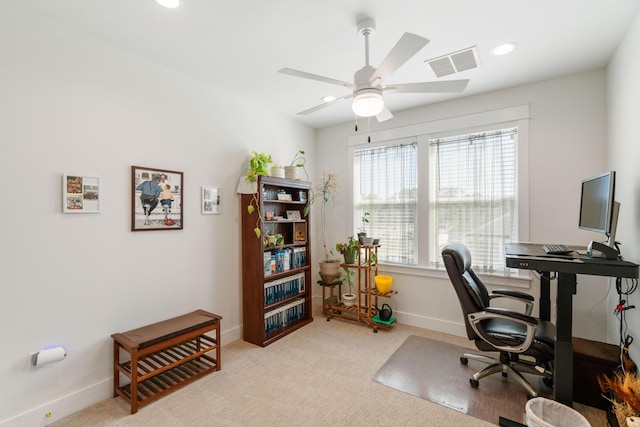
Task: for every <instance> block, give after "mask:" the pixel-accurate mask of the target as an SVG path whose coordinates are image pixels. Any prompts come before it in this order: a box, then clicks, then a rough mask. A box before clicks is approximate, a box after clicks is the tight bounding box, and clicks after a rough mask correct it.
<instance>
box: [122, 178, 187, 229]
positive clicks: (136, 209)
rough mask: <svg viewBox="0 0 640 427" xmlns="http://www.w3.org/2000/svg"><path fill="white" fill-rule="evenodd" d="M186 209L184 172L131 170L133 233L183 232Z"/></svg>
mask: <svg viewBox="0 0 640 427" xmlns="http://www.w3.org/2000/svg"><path fill="white" fill-rule="evenodd" d="M167 186H168V187H167ZM183 206H184V174H183V173H182V172H178V171H173V170H168V169H158V168H149V167H143V166H131V231H152V230H182V229H183V225H184V218H183V210H182V207H183Z"/></svg>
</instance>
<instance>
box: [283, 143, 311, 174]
mask: <svg viewBox="0 0 640 427" xmlns="http://www.w3.org/2000/svg"><path fill="white" fill-rule="evenodd" d="M305 163H307V159H306V158H305V157H304V151H302V150H301V151H298V152H297V153H296V154H295V155H294V156H293V160H291V163H290V164H289V165H288V166H285V167H284V176H285V178H287V179H300V177H299V175H298V170H299V169H302V170H303V171H304V174H305V176H306V178H305V179H306V180H309V174H308V173H307V169H306V168H305V166H304V165H305Z"/></svg>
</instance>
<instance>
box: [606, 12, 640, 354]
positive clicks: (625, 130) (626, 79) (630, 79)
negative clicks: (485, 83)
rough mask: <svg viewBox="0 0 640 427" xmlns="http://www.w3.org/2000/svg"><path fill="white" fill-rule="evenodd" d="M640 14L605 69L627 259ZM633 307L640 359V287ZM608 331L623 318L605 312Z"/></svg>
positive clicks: (636, 146) (638, 135)
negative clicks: (639, 292)
mask: <svg viewBox="0 0 640 427" xmlns="http://www.w3.org/2000/svg"><path fill="white" fill-rule="evenodd" d="M638 52H640V15H639V16H638V17H636V20H635V22H634V24H633V26H632V27H631V28H630V30H629V32H628V33H627V36H626V38H625V40H624V41H623V42H622V43H621V44H620V46H619V47H618V50H617V52H616V54H615V56H614V57H613V59H612V60H611V62H610V64H609V67H608V68H607V98H608V99H607V101H608V102H607V108H608V125H609V129H608V130H609V132H608V140H609V160H610V165H611V169H615V170H616V172H617V174H618V175H617V179H616V199H617V200H618V201H619V202H620V218H619V224H618V235H617V237H616V240H618V241H620V242H622V253H623V254H624V256H625V259H627V260H629V261H632V262H635V263H640V168H639V167H638V159H640V120H638V112H639V111H640V81H639V80H638V76H640V58H639V57H638ZM625 299H627V300H628V301H629V304H631V305H635V306H636V307H638V308H636V309H635V310H629V311H627V312H626V316H627V324H628V326H629V330H628V331H627V333H628V334H630V335H631V336H633V337H634V342H633V344H632V345H631V351H630V355H631V357H632V358H633V359H635V361H636V362H637V361H638V360H639V359H640V299H639V298H638V292H636V293H635V294H634V295H632V296H631V297H630V298H626V297H625ZM617 302H618V298H617V295H616V293H615V292H612V295H610V297H609V303H608V307H609V311H610V312H611V311H613V308H614V307H615V305H616V304H617ZM607 320H608V331H609V336H610V337H611V338H612V342H615V343H617V342H618V340H619V338H620V332H619V327H620V324H619V322H618V321H617V320H616V319H615V318H614V317H613V316H609V317H607Z"/></svg>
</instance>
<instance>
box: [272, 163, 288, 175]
mask: <svg viewBox="0 0 640 427" xmlns="http://www.w3.org/2000/svg"><path fill="white" fill-rule="evenodd" d="M271 176H273V177H276V178H284V177H285V174H284V166H280V165H273V166H271Z"/></svg>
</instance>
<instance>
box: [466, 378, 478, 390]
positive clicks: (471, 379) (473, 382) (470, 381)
mask: <svg viewBox="0 0 640 427" xmlns="http://www.w3.org/2000/svg"><path fill="white" fill-rule="evenodd" d="M469 384H471V387H473V388H478V386H479V385H480V383H479V382H478V380H474V379H473V378H470V379H469Z"/></svg>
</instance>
